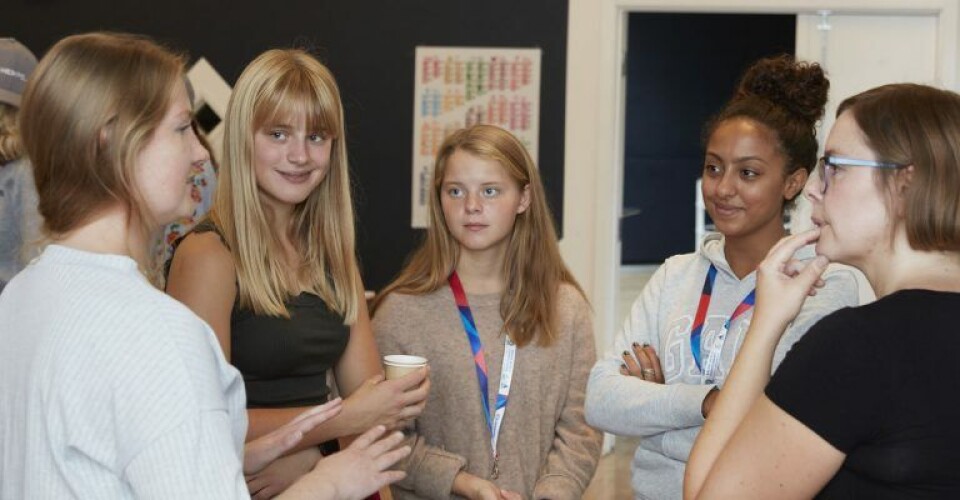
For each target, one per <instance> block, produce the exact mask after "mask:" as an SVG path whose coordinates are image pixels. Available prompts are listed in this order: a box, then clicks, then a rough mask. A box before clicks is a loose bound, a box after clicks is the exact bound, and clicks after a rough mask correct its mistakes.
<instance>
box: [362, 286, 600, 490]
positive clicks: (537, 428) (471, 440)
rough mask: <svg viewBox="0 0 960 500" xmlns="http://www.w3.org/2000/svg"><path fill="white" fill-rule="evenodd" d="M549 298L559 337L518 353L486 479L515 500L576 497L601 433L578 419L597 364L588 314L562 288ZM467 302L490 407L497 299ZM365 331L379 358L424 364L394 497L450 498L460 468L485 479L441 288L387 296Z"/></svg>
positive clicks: (459, 342) (473, 393)
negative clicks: (425, 380) (418, 406)
mask: <svg viewBox="0 0 960 500" xmlns="http://www.w3.org/2000/svg"><path fill="white" fill-rule="evenodd" d="M558 298H559V300H558V304H557V305H558V307H557V314H558V315H559V318H558V319H559V320H558V322H557V326H558V327H559V333H560V335H559V339H558V340H557V341H556V342H555V343H554V344H553V345H551V346H550V347H546V348H544V347H540V346H538V345H536V343H535V342H534V343H531V344H528V345H527V346H524V347H522V348H520V349H518V350H517V361H516V364H515V367H514V375H513V385H512V387H511V388H510V399H509V402H508V403H507V409H506V414H505V416H504V420H503V424H502V427H501V430H500V438H499V444H498V448H499V453H500V461H499V469H500V474H499V477H498V478H497V479H495V480H493V479H491V480H492V481H493V482H494V483H496V484H497V485H498V486H500V487H501V488H505V489H508V490H512V491H516V492H518V493H520V494H522V495H523V496H524V498H534V499H544V498H549V499H579V498H580V497H581V496H582V494H583V490H584V489H586V487H587V485H588V484H589V482H590V479H591V478H592V477H593V473H594V470H595V469H596V466H597V460H598V459H599V456H600V441H601V434H600V433H599V432H598V431H596V430H595V429H593V428H591V427H589V426H588V425H587V423H586V421H585V419H584V414H583V402H584V393H585V391H586V388H587V377H588V375H589V372H590V367H591V366H593V363H594V360H595V358H596V354H595V346H594V340H593V328H592V324H591V313H590V309H589V306H588V305H587V303H586V301H585V300H584V299H583V297H581V296H580V294H579V293H578V292H577V291H576V290H575V289H574V288H573V287H571V286H568V285H563V286H562V287H561V289H560V294H559V297H558ZM467 300H468V301H469V303H470V308H471V310H472V312H473V317H474V320H475V321H476V323H477V329H478V330H479V332H480V338H481V340H482V342H483V349H484V354H485V357H486V362H487V367H488V373H489V387H490V394H488V398H489V400H490V407H491V408H494V403H495V399H496V388H497V386H498V384H499V382H500V368H501V365H502V361H503V349H504V345H503V337H502V336H501V335H500V329H501V327H502V326H503V320H502V319H501V318H500V295H499V294H493V295H468V297H467ZM373 329H374V333H375V335H376V338H377V343H378V344H379V347H380V352H381V353H382V354H384V355H386V354H414V355H418V356H424V357H426V358H427V360H428V363H429V365H430V380H431V383H432V388H431V390H430V396H429V398H428V399H427V405H426V408H425V410H424V413H423V414H422V415H421V416H420V418H418V419H417V421H416V423H415V424H414V425H413V426H412V428H411V429H409V430H408V432H407V434H408V436H409V439H408V441H409V444H410V445H411V446H412V447H413V453H411V455H410V456H409V457H408V458H407V459H406V460H404V461H402V462H401V463H400V464H399V467H400V468H401V469H403V470H405V471H406V472H407V477H406V479H404V480H403V481H401V482H399V483H397V484H396V485H394V487H393V495H394V498H396V499H397V500H404V499H409V498H455V496H454V495H452V494H451V493H450V489H451V487H452V485H453V478H454V476H456V474H457V472H459V471H460V470H466V471H467V472H469V473H471V474H475V475H477V476H480V477H484V478H489V477H490V475H491V472H492V469H493V458H492V454H491V450H490V432H489V430H488V429H487V424H486V420H485V419H484V416H483V409H482V406H481V402H480V389H479V386H478V385H477V376H476V372H475V368H474V363H473V356H472V353H471V351H470V344H469V342H468V340H467V336H466V333H465V332H464V329H463V326H462V324H461V322H460V315H459V313H458V312H457V307H456V304H455V303H454V300H453V294H452V293H451V291H450V289H449V287H443V288H441V289H440V290H437V291H436V292H433V293H431V294H428V295H422V296H410V295H401V294H392V295H391V296H389V297H387V298H386V299H385V301H384V302H383V304H382V305H381V306H380V307H379V308H378V311H377V313H376V316H375V317H374V319H373Z"/></svg>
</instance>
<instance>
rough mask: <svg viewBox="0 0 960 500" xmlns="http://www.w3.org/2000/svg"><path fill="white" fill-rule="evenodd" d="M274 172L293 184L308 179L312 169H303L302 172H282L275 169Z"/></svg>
mask: <svg viewBox="0 0 960 500" xmlns="http://www.w3.org/2000/svg"><path fill="white" fill-rule="evenodd" d="M276 172H277V174H278V175H280V177H283V178H284V180H286V181H287V182H291V183H293V184H302V183H304V182H307V181H309V180H310V174H312V173H313V170H304V171H302V172H284V171H281V170H277V171H276Z"/></svg>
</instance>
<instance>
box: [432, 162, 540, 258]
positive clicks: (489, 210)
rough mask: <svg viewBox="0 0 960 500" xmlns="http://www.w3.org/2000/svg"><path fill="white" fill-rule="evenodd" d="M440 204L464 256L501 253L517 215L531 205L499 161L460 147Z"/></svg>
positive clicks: (447, 171) (443, 185)
mask: <svg viewBox="0 0 960 500" xmlns="http://www.w3.org/2000/svg"><path fill="white" fill-rule="evenodd" d="M440 204H441V206H442V207H443V216H444V219H445V220H446V224H447V228H448V229H449V230H450V234H451V235H452V236H453V238H454V239H455V240H456V241H457V243H458V244H459V245H460V252H461V256H465V255H471V254H472V255H473V256H479V255H481V254H487V253H490V252H492V253H493V254H495V255H500V256H502V255H504V252H505V250H506V247H507V244H508V243H509V241H510V235H511V233H512V231H513V225H514V222H515V221H516V219H517V215H518V214H521V213H523V212H524V211H526V210H527V207H528V206H529V205H530V192H529V187H526V186H524V187H521V186H519V185H518V184H517V182H516V181H515V180H514V179H512V178H511V177H510V176H509V175H508V174H507V171H506V169H504V168H503V166H502V165H500V164H499V163H498V162H496V161H493V160H488V159H485V158H481V157H479V156H476V155H473V154H471V153H467V152H465V151H463V150H457V151H455V152H454V153H453V154H452V155H451V156H450V158H448V159H447V163H446V168H445V169H444V175H443V182H442V183H441V185H440Z"/></svg>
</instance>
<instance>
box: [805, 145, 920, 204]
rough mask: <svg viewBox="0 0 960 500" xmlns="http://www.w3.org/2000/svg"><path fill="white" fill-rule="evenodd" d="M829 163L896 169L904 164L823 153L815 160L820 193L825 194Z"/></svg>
mask: <svg viewBox="0 0 960 500" xmlns="http://www.w3.org/2000/svg"><path fill="white" fill-rule="evenodd" d="M827 165H830V166H833V167H867V168H889V169H897V168H904V167H906V165H901V164H899V163H892V162H889V161H876V160H860V159H857V158H844V157H842V156H834V155H824V156H821V157H820V159H819V160H817V174H819V175H820V182H821V184H822V187H821V189H820V194H821V195H824V194H827V188H828V187H829V186H830V181H829V180H828V179H829V177H828V176H827V169H826V166H827Z"/></svg>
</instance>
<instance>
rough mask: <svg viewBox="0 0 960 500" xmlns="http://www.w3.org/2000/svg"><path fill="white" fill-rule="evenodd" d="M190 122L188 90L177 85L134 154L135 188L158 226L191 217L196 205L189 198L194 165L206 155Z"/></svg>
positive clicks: (203, 159) (204, 158) (207, 157)
mask: <svg viewBox="0 0 960 500" xmlns="http://www.w3.org/2000/svg"><path fill="white" fill-rule="evenodd" d="M191 120H192V115H191V108H190V101H189V100H188V98H187V90H186V88H185V87H184V86H182V85H180V86H178V87H177V88H175V89H174V91H173V96H172V98H171V100H170V107H169V108H167V112H166V114H165V115H164V117H163V119H162V120H161V121H160V123H159V125H157V128H156V129H155V130H154V131H153V134H152V135H151V137H150V140H149V142H147V144H146V146H144V148H143V149H142V150H141V151H140V153H139V154H137V159H136V165H135V166H134V170H135V172H136V174H135V175H136V182H137V188H138V190H139V191H140V193H141V196H143V199H144V203H145V205H146V208H147V210H149V211H150V213H151V215H152V216H153V218H154V220H155V221H156V222H157V223H158V224H161V225H162V224H167V223H169V222H172V221H174V220H176V219H178V218H180V217H186V216H188V215H190V214H192V213H193V210H194V208H195V205H196V204H195V203H194V201H193V199H192V198H191V196H190V192H191V189H192V187H193V179H192V172H193V166H194V165H196V164H199V163H202V162H204V161H206V160H208V159H209V153H208V152H207V150H206V149H204V147H203V145H201V144H200V141H199V140H198V139H197V136H196V135H195V134H194V132H193V127H191V126H190V123H191Z"/></svg>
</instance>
